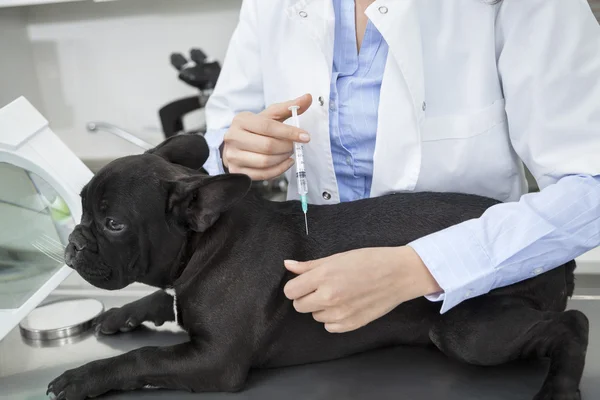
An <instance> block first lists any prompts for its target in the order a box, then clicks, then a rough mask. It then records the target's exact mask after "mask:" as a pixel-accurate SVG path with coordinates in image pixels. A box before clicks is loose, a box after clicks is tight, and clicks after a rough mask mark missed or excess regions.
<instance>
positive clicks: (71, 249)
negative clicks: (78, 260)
mask: <svg viewBox="0 0 600 400" xmlns="http://www.w3.org/2000/svg"><path fill="white" fill-rule="evenodd" d="M76 253H77V249H76V248H75V246H74V245H73V243H69V244H68V245H67V248H66V249H65V264H67V265H68V266H69V267H72V266H73V259H74V258H75V254H76Z"/></svg>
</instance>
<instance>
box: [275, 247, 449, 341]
mask: <svg viewBox="0 0 600 400" xmlns="http://www.w3.org/2000/svg"><path fill="white" fill-rule="evenodd" d="M285 267H286V268H287V269H288V270H289V271H291V272H293V273H295V274H298V275H299V276H298V277H296V278H294V279H292V280H291V281H289V282H288V283H287V284H286V285H285V287H284V293H285V295H286V297H288V298H289V299H290V300H293V301H294V308H295V309H296V310H297V311H298V312H301V313H312V315H313V317H314V319H315V320H317V321H319V322H322V323H324V324H325V329H327V331H329V332H332V333H342V332H348V331H353V330H355V329H358V328H360V327H362V326H364V325H367V324H368V323H370V322H372V321H374V320H376V319H378V318H380V317H382V316H383V315H385V314H387V313H388V312H390V311H391V310H393V309H394V308H396V307H397V306H398V305H399V304H401V303H403V302H405V301H409V300H412V299H415V298H417V297H421V296H425V295H428V294H433V293H436V292H439V291H441V289H440V287H439V286H438V284H437V282H436V281H435V279H434V278H433V276H431V274H430V272H429V270H428V269H427V267H426V266H425V264H424V263H423V261H422V260H421V258H420V257H419V256H418V254H417V253H416V252H415V251H414V250H413V249H412V248H410V247H408V246H402V247H387V248H366V249H360V250H352V251H348V252H346V253H340V254H335V255H333V256H330V257H326V258H322V259H319V260H314V261H308V262H296V261H289V260H288V261H285Z"/></svg>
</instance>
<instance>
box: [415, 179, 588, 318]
mask: <svg viewBox="0 0 600 400" xmlns="http://www.w3.org/2000/svg"><path fill="white" fill-rule="evenodd" d="M598 245H600V176H597V177H591V176H579V175H578V176H568V177H565V178H563V179H561V180H559V181H558V182H557V183H556V184H554V185H550V186H548V187H546V188H545V189H544V190H542V191H541V192H539V193H530V194H527V195H525V196H523V197H522V199H521V200H520V201H519V202H512V203H503V204H498V205H496V206H494V207H491V208H490V209H489V210H488V211H486V212H485V213H484V214H483V215H482V216H481V217H480V218H478V219H474V220H470V221H466V222H463V223H461V224H458V225H456V226H453V227H450V228H448V229H445V230H443V231H440V232H438V233H435V234H432V235H429V236H427V237H424V238H421V239H419V240H417V241H415V242H413V243H410V246H411V247H412V248H413V249H415V251H416V252H417V253H418V254H419V256H420V257H421V259H422V260H423V262H424V263H425V265H426V266H427V268H428V269H429V271H430V272H431V274H432V275H433V277H434V278H435V279H436V281H437V282H438V284H439V285H440V287H441V288H442V289H443V293H441V294H440V295H439V296H432V297H430V299H431V300H443V301H444V304H443V306H442V312H446V311H448V310H449V309H450V308H452V307H454V306H456V305H457V304H459V303H460V302H462V301H464V300H466V299H468V298H472V297H475V296H479V295H482V294H485V293H487V292H489V291H490V290H492V289H494V288H498V287H503V286H507V285H510V284H513V283H516V282H520V281H522V280H524V279H527V278H530V277H532V276H535V275H538V274H540V273H543V272H545V271H547V270H549V269H552V268H556V267H558V266H559V265H561V264H563V263H565V262H567V261H569V260H572V259H574V258H576V257H578V256H580V255H581V254H583V253H585V252H587V251H589V250H591V249H593V248H595V247H597V246H598Z"/></svg>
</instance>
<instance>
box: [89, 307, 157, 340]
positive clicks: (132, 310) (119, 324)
mask: <svg viewBox="0 0 600 400" xmlns="http://www.w3.org/2000/svg"><path fill="white" fill-rule="evenodd" d="M144 320H145V315H144V313H142V312H140V310H139V309H137V308H136V307H131V306H130V305H125V306H123V307H120V308H111V309H110V310H108V311H106V312H104V313H103V314H101V315H99V316H98V317H97V318H96V320H95V321H94V330H95V332H96V333H101V334H103V335H113V334H115V333H118V332H129V331H131V330H133V329H135V328H137V327H139V326H140V325H141V324H142V323H143V322H144ZM157 322H160V321H157ZM163 322H164V321H163Z"/></svg>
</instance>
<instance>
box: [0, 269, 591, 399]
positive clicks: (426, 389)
mask: <svg viewBox="0 0 600 400" xmlns="http://www.w3.org/2000/svg"><path fill="white" fill-rule="evenodd" d="M581 282H584V284H586V285H587V286H588V287H581V286H582V283H581ZM589 282H592V283H593V284H589ZM576 295H577V297H575V298H574V299H572V300H571V302H570V305H569V308H575V309H579V310H581V311H583V312H584V313H585V314H586V315H587V316H588V318H589V319H590V325H591V327H590V346H589V349H588V355H587V364H586V369H585V373H584V378H583V381H582V384H581V391H582V395H583V400H598V399H600V380H599V379H598V378H599V377H600V327H599V324H600V279H598V278H596V277H594V278H592V277H590V279H588V277H585V278H582V277H579V278H578V289H577V292H576ZM65 297H69V296H59V295H57V294H54V295H51V296H50V298H48V301H51V300H56V299H58V298H65ZM92 297H95V298H97V299H98V300H101V301H102V302H103V303H104V305H105V308H106V309H109V308H111V307H118V306H121V305H123V304H126V303H129V302H131V301H133V300H135V299H136V298H135V297H126V296H123V295H122V294H121V295H120V294H118V293H110V292H102V294H101V295H96V296H92ZM149 326H152V325H149ZM185 340H186V334H185V333H183V332H182V331H180V330H179V329H178V328H177V327H175V326H174V325H173V324H165V325H164V326H162V327H159V328H154V327H152V328H145V327H141V328H140V329H138V330H137V331H134V332H129V333H122V334H118V335H115V336H104V337H101V338H96V337H95V336H93V335H92V334H90V333H88V334H84V335H82V336H80V337H76V338H73V339H70V342H71V343H63V344H62V345H61V346H56V345H54V347H47V345H44V346H41V347H40V344H39V343H38V344H35V343H30V342H26V341H25V340H24V339H23V338H22V337H21V335H20V333H19V330H18V328H16V329H14V330H13V331H12V332H11V333H10V334H9V335H8V336H7V337H6V338H5V339H4V340H2V341H1V342H0V399H10V400H37V399H46V396H45V391H46V386H47V384H48V382H50V381H51V380H52V379H54V378H55V377H57V376H58V375H60V374H61V373H62V372H64V371H65V370H67V369H70V368H74V367H77V366H79V365H82V364H84V363H86V362H89V361H93V360H97V359H100V358H106V357H110V356H114V355H117V354H120V353H123V352H126V351H129V350H132V349H135V348H138V347H142V346H148V345H150V346H151V345H159V346H160V345H170V344H175V343H178V342H182V341H185ZM547 368H548V363H547V362H545V361H544V362H540V361H532V362H519V363H513V364H509V365H504V366H500V367H488V368H484V367H476V366H469V365H465V364H461V363H458V362H454V361H452V360H449V359H448V358H446V357H445V356H444V355H442V354H441V353H440V352H438V351H436V350H435V349H423V348H413V347H397V348H389V349H382V350H378V351H373V352H369V353H364V354H361V355H356V356H353V357H349V358H347V359H343V360H337V361H331V362H324V363H319V364H312V365H305V366H298V367H290V368H284V369H277V370H267V371H255V372H253V373H252V374H251V376H250V378H249V381H248V385H247V388H246V389H245V390H244V391H243V392H240V393H236V394H227V393H204V394H190V393H186V392H178V391H161V390H153V389H148V390H144V391H136V392H131V393H115V394H110V395H107V396H105V397H102V398H103V399H104V398H106V399H112V400H114V399H123V400H128V399H131V400H133V399H138V398H143V399H159V398H161V399H162V398H167V399H173V400H178V399H198V400H212V399H214V400H217V399H235V400H242V399H243V400H247V399H253V400H255V399H256V400H270V399H284V400H296V399H297V400H311V399H319V400H320V399H323V400H325V399H327V400H337V399H340V400H358V399H361V400H377V399H394V400H404V399H406V400H436V399H448V400H455V399H456V400H459V399H460V400H501V399H502V400H531V399H532V398H533V396H534V394H535V393H536V392H537V390H538V389H539V388H540V386H541V383H542V381H543V379H544V377H545V374H546V371H547Z"/></svg>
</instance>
